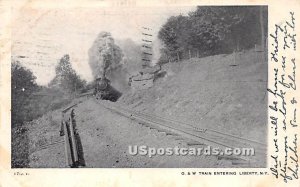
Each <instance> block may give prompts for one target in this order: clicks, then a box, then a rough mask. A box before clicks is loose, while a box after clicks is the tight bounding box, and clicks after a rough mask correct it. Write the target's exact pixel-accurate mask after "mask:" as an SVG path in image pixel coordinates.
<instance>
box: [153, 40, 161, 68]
mask: <svg viewBox="0 0 300 187" xmlns="http://www.w3.org/2000/svg"><path fill="white" fill-rule="evenodd" d="M160 49H161V43H160V40H159V39H156V40H154V41H153V44H152V53H153V56H152V60H151V64H152V65H156V64H157V63H158V60H159V58H160Z"/></svg>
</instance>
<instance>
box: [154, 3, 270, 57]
mask: <svg viewBox="0 0 300 187" xmlns="http://www.w3.org/2000/svg"><path fill="white" fill-rule="evenodd" d="M266 35H267V7H259V6H247V7H246V6H212V7H211V6H198V7H197V9H196V10H195V11H192V12H190V13H189V14H188V16H182V15H179V16H173V17H170V18H169V19H168V20H167V22H166V23H165V24H164V25H163V26H162V28H161V29H160V31H159V35H158V37H159V39H160V40H161V41H162V42H163V44H164V49H163V50H162V51H163V53H162V56H163V59H164V61H166V59H167V58H168V59H169V61H170V60H171V61H173V60H174V57H176V56H180V58H181V59H182V58H190V56H191V55H190V54H191V51H197V54H198V53H200V56H201V55H202V56H205V55H214V54H220V53H229V52H233V51H235V50H241V49H248V48H251V47H254V45H255V44H260V43H262V42H264V41H262V40H264V37H263V36H266ZM185 54H189V55H185Z"/></svg>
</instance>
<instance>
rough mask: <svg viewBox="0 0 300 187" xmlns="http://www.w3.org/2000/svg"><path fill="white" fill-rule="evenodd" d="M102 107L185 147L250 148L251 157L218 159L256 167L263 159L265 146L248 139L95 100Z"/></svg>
mask: <svg viewBox="0 0 300 187" xmlns="http://www.w3.org/2000/svg"><path fill="white" fill-rule="evenodd" d="M96 102H98V103H99V104H100V105H101V106H103V107H104V108H106V109H108V110H110V111H111V112H113V113H117V114H119V115H121V116H124V117H127V118H129V119H131V120H135V121H137V122H139V123H140V124H142V125H145V126H147V127H149V128H151V129H157V130H158V131H160V132H165V133H166V135H172V136H174V137H176V138H177V139H178V138H179V139H182V140H186V142H187V145H188V146H195V145H203V144H204V145H210V146H212V147H218V148H219V149H221V150H224V149H225V148H232V149H234V148H253V149H254V151H255V155H254V156H225V155H218V156H217V157H218V159H226V160H232V164H234V165H238V164H246V165H255V164H257V163H258V162H261V160H266V154H267V145H266V144H264V143H262V142H258V141H255V140H251V139H246V138H243V137H239V136H234V135H231V134H227V133H224V132H220V131H217V130H214V129H207V128H198V127H196V126H195V125H192V124H189V123H186V122H180V121H177V120H174V119H167V118H164V117H160V116H156V115H152V114H146V113H142V112H138V111H135V110H133V109H129V108H128V107H124V106H121V105H120V104H116V103H111V102H107V101H99V100H96Z"/></svg>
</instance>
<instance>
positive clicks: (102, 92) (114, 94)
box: [94, 77, 122, 102]
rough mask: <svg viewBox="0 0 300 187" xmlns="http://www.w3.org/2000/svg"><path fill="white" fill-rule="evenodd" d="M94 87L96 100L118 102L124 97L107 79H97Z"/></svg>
mask: <svg viewBox="0 0 300 187" xmlns="http://www.w3.org/2000/svg"><path fill="white" fill-rule="evenodd" d="M94 87H95V89H94V96H95V97H96V99H101V100H109V101H112V102H116V101H117V100H118V99H119V98H120V97H121V95H122V93H121V92H119V91H118V90H116V89H115V88H114V87H112V86H111V84H110V80H108V79H107V78H106V77H102V78H97V79H96V80H95V86H94Z"/></svg>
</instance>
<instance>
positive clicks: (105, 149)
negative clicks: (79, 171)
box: [11, 5, 289, 168]
mask: <svg viewBox="0 0 300 187" xmlns="http://www.w3.org/2000/svg"><path fill="white" fill-rule="evenodd" d="M12 13H13V14H14V13H15V14H14V17H15V19H14V20H13V22H12V24H11V25H12V28H11V168H267V167H268V166H267V159H268V158H267V154H268V89H267V88H268V37H269V36H270V35H268V6H267V5H255V6H254V5H247V6H246V5H243V6H202V5H201V6H200V5H199V6H169V7H163V6H157V7H155V6H145V7H137V6H128V7H122V8H119V7H117V6H111V7H105V6H103V7H95V8H92V7H81V8H78V7H77V8H72V7H68V8H63V7H62V8H56V9H53V8H51V7H46V6H45V7H42V8H35V7H30V6H29V7H24V8H22V9H21V10H18V11H15V12H14V11H13V10H12ZM288 102H289V101H288ZM282 149H283V148H282Z"/></svg>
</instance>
